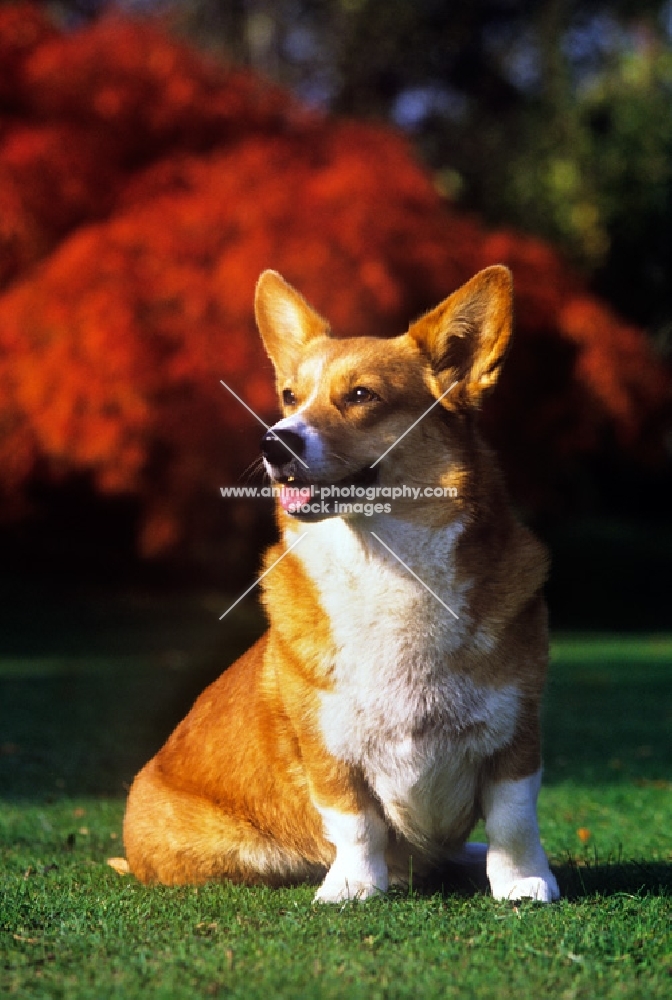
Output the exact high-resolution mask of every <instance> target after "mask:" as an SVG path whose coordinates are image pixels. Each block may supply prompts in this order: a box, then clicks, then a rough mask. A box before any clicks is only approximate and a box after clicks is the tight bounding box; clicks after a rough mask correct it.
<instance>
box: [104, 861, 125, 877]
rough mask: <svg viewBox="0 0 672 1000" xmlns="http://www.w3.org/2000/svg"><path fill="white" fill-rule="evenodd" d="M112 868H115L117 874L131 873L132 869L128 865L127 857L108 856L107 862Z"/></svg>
mask: <svg viewBox="0 0 672 1000" xmlns="http://www.w3.org/2000/svg"><path fill="white" fill-rule="evenodd" d="M105 864H106V865H109V866H110V868H114V870H115V872H116V873H117V875H130V874H131V869H130V868H129V867H128V861H127V860H126V858H108V859H107V861H106V862H105Z"/></svg>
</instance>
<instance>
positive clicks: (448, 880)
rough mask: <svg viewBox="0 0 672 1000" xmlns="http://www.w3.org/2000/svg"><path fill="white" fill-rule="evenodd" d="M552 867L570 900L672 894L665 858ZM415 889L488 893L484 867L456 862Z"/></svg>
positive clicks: (421, 892) (669, 868) (671, 877)
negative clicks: (459, 865) (464, 865)
mask: <svg viewBox="0 0 672 1000" xmlns="http://www.w3.org/2000/svg"><path fill="white" fill-rule="evenodd" d="M552 867H553V873H554V875H555V877H556V878H557V880H558V886H559V887H560V892H561V894H562V899H566V900H569V901H570V902H573V901H576V900H579V899H587V898H591V897H605V896H619V895H627V896H642V895H649V896H672V864H670V863H666V862H662V861H660V862H659V861H641V862H640V861H620V860H616V861H611V860H606V861H599V860H595V861H584V860H582V861H581V862H580V863H579V862H577V861H575V860H574V859H573V858H568V859H567V861H566V862H564V863H563V864H555V865H553V866H552ZM413 889H414V891H416V892H417V893H418V894H419V895H422V896H424V895H432V894H434V893H436V892H442V893H443V894H445V895H458V896H465V897H469V896H473V895H474V894H482V895H483V894H487V893H488V892H489V886H488V879H487V876H486V873H485V867H484V866H483V867H479V868H476V867H472V868H470V869H469V870H466V869H464V868H460V867H458V866H457V865H455V866H446V867H445V868H443V869H442V870H441V872H437V873H436V874H434V875H432V876H431V877H429V878H427V879H425V880H424V881H422V882H420V883H419V884H414V886H413ZM396 891H397V892H404V891H408V889H407V888H406V889H405V890H404V889H401V888H399V889H397V890H396Z"/></svg>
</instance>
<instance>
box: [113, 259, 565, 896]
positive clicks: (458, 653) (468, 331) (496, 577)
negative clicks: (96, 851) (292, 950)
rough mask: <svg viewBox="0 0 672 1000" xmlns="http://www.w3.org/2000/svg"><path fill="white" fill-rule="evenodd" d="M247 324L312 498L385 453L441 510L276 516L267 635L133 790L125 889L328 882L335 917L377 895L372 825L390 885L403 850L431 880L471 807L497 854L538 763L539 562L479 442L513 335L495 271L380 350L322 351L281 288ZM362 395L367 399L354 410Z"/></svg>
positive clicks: (373, 342) (319, 339) (390, 468)
mask: <svg viewBox="0 0 672 1000" xmlns="http://www.w3.org/2000/svg"><path fill="white" fill-rule="evenodd" d="M256 312H257V321H258V324H259V328H260V331H261V334H262V337H263V339H264V342H265V345H266V348H267V351H268V353H269V355H270V357H271V358H272V360H273V362H274V365H275V368H276V375H277V383H278V391H279V393H280V395H281V398H282V393H283V390H288V391H291V392H292V393H293V394H294V399H293V402H292V405H291V406H289V407H288V408H286V409H285V417H284V418H283V420H281V421H279V423H278V424H277V425H276V428H278V429H283V428H288V429H293V430H294V431H296V430H297V429H298V430H300V431H301V432H305V434H306V436H307V437H308V438H309V439H310V440H309V444H308V450H307V452H306V455H307V456H309V458H310V461H309V465H310V471H309V476H308V478H310V481H313V482H316V483H333V482H337V481H341V480H344V479H345V478H346V477H348V476H349V475H352V474H354V473H356V472H357V470H360V469H362V468H369V467H370V466H371V465H372V463H375V462H376V460H377V459H378V458H379V456H380V455H382V454H383V452H385V451H386V449H388V448H390V447H391V446H393V447H392V450H391V451H390V453H389V455H388V456H386V457H385V458H384V459H383V460H381V461H380V463H379V468H378V480H377V482H378V484H379V485H382V486H389V487H393V486H398V485H402V484H411V485H414V486H417V487H420V488H422V489H424V488H425V487H438V486H452V487H455V488H456V490H457V496H456V497H455V498H451V499H448V500H446V499H442V500H436V499H434V498H433V497H432V498H425V497H422V498H420V499H418V500H415V501H409V500H398V501H397V502H396V503H395V505H394V510H393V511H392V514H391V515H390V516H387V515H385V514H378V515H376V516H374V517H366V516H361V515H360V516H357V515H353V516H348V517H346V518H332V519H326V520H318V521H317V522H316V523H307V524H303V523H302V522H301V521H299V520H295V519H294V518H293V517H292V515H291V514H289V513H286V512H285V511H284V510H283V509H282V508H281V506H280V505H279V507H278V525H279V529H280V533H281V540H280V541H279V542H278V543H277V544H276V545H275V546H273V547H272V548H271V549H270V550H269V552H268V553H267V555H266V564H265V565H266V566H267V567H268V566H271V565H272V564H273V563H274V562H275V561H276V560H278V559H279V557H281V556H283V555H284V558H282V559H281V561H279V562H278V563H277V565H276V566H275V567H274V568H273V569H272V570H271V572H270V573H269V575H268V576H267V577H266V579H265V580H264V594H263V600H264V604H265V607H266V610H267V614H268V619H269V623H270V627H269V630H268V632H267V634H266V636H264V637H263V638H262V639H261V640H260V641H259V642H258V643H257V644H256V645H255V646H253V647H252V649H251V650H249V651H248V652H247V653H246V654H245V655H244V656H243V657H241V659H240V660H239V661H238V662H237V663H236V664H234V665H233V666H232V667H231V668H229V669H228V670H227V671H226V672H225V673H224V674H223V675H222V676H221V677H220V678H219V680H217V681H216V682H215V683H214V684H212V685H211V686H210V687H209V688H208V689H207V690H206V691H205V692H204V693H203V694H202V695H201V697H200V698H199V699H198V701H197V702H196V704H195V705H194V707H193V708H192V710H191V712H190V713H189V715H188V716H187V717H186V719H185V720H184V721H183V722H182V723H181V724H180V725H179V726H178V728H177V729H176V730H175V732H174V733H173V734H172V736H171V737H170V738H169V740H168V742H167V743H166V744H165V746H164V747H163V748H162V749H161V750H160V751H159V753H158V754H157V755H156V757H154V759H153V760H152V761H150V763H149V764H148V765H147V766H146V767H145V768H144V769H143V770H142V771H141V772H140V774H139V775H138V777H137V778H136V780H135V782H134V784H133V787H132V789H131V792H130V795H129V800H128V807H127V812H126V818H125V825H124V838H125V845H126V851H127V856H128V861H129V864H130V867H131V870H132V871H133V872H134V874H136V875H137V877H138V878H140V879H141V880H143V881H146V882H147V881H160V882H164V883H169V884H171V883H184V882H194V883H197V882H203V881H206V880H208V879H231V880H234V881H242V882H247V883H250V884H254V883H259V882H263V883H268V884H280V883H284V882H291V881H296V880H302V879H314V878H316V877H318V876H320V875H324V874H325V872H327V870H328V869H329V868H330V866H332V867H331V871H330V873H329V875H327V879H326V880H325V883H324V885H323V887H322V890H320V892H321V895H320V894H319V893H318V898H323V899H338V898H343V895H344V893H347V892H349V888H348V878H352V879H353V880H354V883H356V884H357V885H358V886H360V889H359V890H358V891H360V892H363V893H364V894H365V895H366V894H371V892H372V891H374V889H375V888H376V885H375V884H374V883H375V882H376V879H379V880H384V879H385V878H386V875H385V873H384V868H385V864H384V863H383V862H382V860H381V858H380V848H379V846H377V845H378V842H379V840H380V836H381V832H380V831H381V829H383V828H382V827H381V825H380V824H381V823H384V824H385V828H386V829H387V830H388V833H389V837H388V841H387V848H386V859H387V865H388V866H390V867H391V872H392V875H395V874H396V875H403V867H404V865H405V864H407V861H408V857H409V856H410V855H411V854H413V855H414V857H417V858H418V859H419V862H420V864H422V862H423V859H424V862H425V864H426V865H431V864H434V863H437V862H440V861H441V857H442V854H445V852H446V851H448V850H450V849H457V848H459V847H460V845H461V844H462V843H463V841H464V839H465V838H466V837H467V836H468V834H469V832H470V829H471V827H472V825H473V823H474V822H475V821H476V819H478V817H479V816H480V815H482V814H483V811H484V805H483V803H484V802H486V801H487V802H488V803H491V802H492V803H494V804H492V805H489V806H488V808H489V809H490V811H491V813H492V815H493V816H495V815H496V816H497V817H498V818H497V822H496V823H495V821H494V820H493V824H494V827H495V831H494V834H493V836H494V839H495V840H496V841H497V844H498V848H497V849H498V851H500V847H501V845H500V842H499V840H498V839H497V838H498V837H499V831H500V830H501V831H502V833H501V837H500V840H501V841H502V843H503V844H504V848H502V849H503V850H504V852H505V853H506V845H507V836H508V834H506V831H505V830H504V826H506V823H504V826H503V825H502V824H503V821H502V819H501V818H500V817H501V816H502V815H504V816H505V817H508V815H509V814H508V813H507V811H506V810H507V809H509V806H508V805H507V804H506V803H505V804H504V805H502V804H501V802H500V800H498V799H497V792H498V789H502V790H503V791H502V795H503V794H504V791H506V793H507V794H509V797H511V795H512V794H513V793H510V788H515V787H517V786H516V785H515V782H522V783H523V784H524V783H525V782H526V781H528V780H529V781H532V776H534V774H535V772H537V771H538V769H539V767H540V749H539V747H540V739H539V701H540V698H541V694H542V689H543V684H544V676H545V670H546V658H547V634H546V612H545V606H544V602H543V599H542V597H541V586H542V584H543V581H544V578H545V575H546V566H547V561H546V555H545V552H544V550H543V547H542V546H541V545H540V543H539V542H538V541H537V540H536V539H535V538H534V537H533V535H532V534H531V533H530V532H529V531H528V530H527V529H525V528H523V527H522V526H521V525H520V524H519V523H518V521H517V520H516V519H515V517H514V515H513V513H512V511H511V508H510V505H509V503H508V500H507V496H506V491H505V487H504V484H503V480H502V477H501V475H500V473H499V471H498V469H497V466H496V463H495V461H494V458H493V456H492V454H491V452H490V451H489V449H488V448H487V447H486V445H485V444H484V443H483V442H482V440H481V439H480V437H479V435H478V431H477V427H476V410H477V407H478V403H479V401H480V398H481V396H482V394H483V392H485V391H487V390H488V389H489V388H490V387H491V386H492V384H494V382H495V380H496V378H497V375H498V372H499V368H500V366H501V362H502V358H503V356H504V353H505V350H506V347H507V344H508V340H509V336H510V329H511V278H510V274H509V272H508V271H507V270H506V269H505V268H502V267H495V268H489V269H487V270H486V271H484V272H481V273H480V274H479V275H477V276H476V277H475V278H473V279H472V280H471V281H470V282H468V283H467V285H465V286H464V287H463V288H462V289H459V290H458V291H457V292H456V293H455V294H454V295H453V296H451V297H450V298H448V299H447V300H446V301H445V302H443V303H441V305H439V306H438V307H437V308H436V309H434V310H433V311H432V312H430V313H428V314H427V316H425V317H423V318H422V319H420V320H418V321H417V322H416V323H414V324H413V325H412V326H411V328H410V330H409V331H408V333H407V334H404V335H402V336H400V337H397V338H396V339H393V340H380V339H378V338H375V337H367V338H359V339H350V340H348V339H343V340H339V339H336V338H333V337H332V336H331V335H330V331H329V327H328V324H327V322H326V321H325V320H323V319H322V318H321V317H319V316H318V315H317V314H316V313H315V312H314V311H313V310H312V309H311V308H310V306H309V305H308V304H307V303H306V302H305V300H304V299H303V298H302V297H301V296H300V295H299V294H298V293H297V292H295V291H294V289H292V288H291V287H290V286H288V285H287V284H286V283H285V282H284V281H283V279H282V278H280V276H279V275H277V274H275V273H274V272H265V274H264V275H262V277H261V279H260V281H259V285H258V290H257V299H256ZM453 383H457V384H455V385H454V387H453V388H452V389H451V391H450V392H448V393H447V395H445V396H444V398H443V399H442V400H441V402H440V403H439V404H438V405H436V406H435V407H434V408H433V409H432V410H431V412H429V413H427V414H426V416H425V417H424V418H423V419H422V420H421V421H420V422H419V423H418V425H417V426H416V427H415V428H414V429H413V430H412V431H411V432H410V433H408V434H405V432H406V431H407V429H408V428H409V427H410V425H411V424H412V423H413V422H414V421H415V420H416V419H417V418H418V417H419V416H420V415H421V414H423V413H424V412H425V411H426V410H427V409H428V407H430V406H431V404H432V401H433V400H436V399H438V397H439V396H441V395H442V394H444V393H445V392H446V390H447V389H448V388H449V387H450V386H451V385H453ZM361 386H365V387H366V388H367V389H368V390H370V392H371V394H372V395H371V398H370V400H367V401H366V402H365V403H363V404H361V403H353V401H352V393H353V390H354V389H355V388H356V387H361ZM395 442H397V443H396V444H395ZM311 449H312V450H311ZM287 459H288V460H289V456H287ZM287 469H289V470H290V471H291V472H292V475H295V474H297V475H298V474H299V473H300V472H301V470H300V468H299V466H298V465H296V463H294V464H293V465H291V464H288V465H287ZM285 471H286V470H285ZM305 475H306V474H305V473H304V476H305ZM290 479H291V476H290ZM372 531H373V532H375V533H376V534H377V535H378V537H379V538H381V539H383V540H384V541H385V542H386V543H387V544H389V545H390V547H391V548H392V549H394V550H395V552H397V553H398V555H399V557H400V558H403V559H404V561H405V562H406V565H407V566H408V567H409V568H410V569H412V570H413V572H414V573H415V574H417V576H419V577H421V578H422V580H423V581H424V582H425V584H426V586H428V587H430V588H431V589H432V590H433V591H434V593H435V594H439V596H440V597H441V599H442V601H445V603H446V604H447V605H448V606H449V607H451V608H452V612H453V617H452V618H451V616H450V615H449V614H448V612H446V611H445V610H444V608H443V607H442V606H441V604H440V603H439V602H438V601H437V600H435V598H434V597H433V596H432V595H431V594H429V593H428V591H427V590H426V589H423V587H422V586H421V585H420V584H419V583H418V582H417V581H416V580H414V578H413V577H412V576H411V575H409V574H408V573H407V572H406V570H405V569H404V568H403V567H402V566H401V565H399V564H398V562H395V559H394V558H393V557H392V556H391V555H390V554H389V553H387V552H386V551H385V550H384V548H383V547H382V546H381V544H379V542H378V541H377V540H376V537H375V536H373V535H372V534H371V533H372ZM302 533H305V536H306V537H304V538H303V539H302V540H301V541H300V542H299V543H298V544H297V546H296V548H295V549H293V550H292V551H291V552H290V553H289V554H286V555H285V553H287V549H288V548H289V546H290V545H292V544H293V543H294V542H295V541H296V540H297V539H298V538H299V536H300V535H301V534H302ZM451 602H452V604H451ZM453 605H454V607H453ZM460 706H463V707H460ZM512 782H513V783H514V785H511V783H512ZM521 787H522V785H521ZM525 787H526V786H525ZM534 796H536V791H535V792H534V794H533V797H534ZM514 798H515V796H514ZM500 799H501V796H500ZM507 801H508V800H507ZM512 801H513V799H512ZM511 808H514V807H511ZM528 812H529V810H528ZM339 817H342V818H343V821H342V822H343V831H344V832H343V833H342V834H341V832H339V831H340V827H339V823H340V822H341V821H340V820H339ZM366 817H368V819H367V818H366ZM486 819H487V816H486ZM506 822H507V823H508V819H507V820H506ZM530 822H532V821H531V820H530V821H528V826H529V823H530ZM348 824H350V825H349V826H348ZM357 824H359V825H357ZM497 824H499V825H497ZM330 831H332V832H331V833H330ZM333 831H336V832H333ZM352 831H355V832H352ZM357 831H360V832H357ZM362 831H363V832H362ZM330 837H331V838H332V840H330V839H329V838H330ZM341 837H342V838H343V839H342V842H337V841H339V838H341ZM530 837H531V840H534V833H532V834H530ZM349 838H350V839H349ZM353 838H354V839H353ZM369 840H370V844H369ZM362 844H363V845H364V846H363V847H362ZM367 845H369V846H367ZM369 848H370V849H369ZM512 850H513V853H514V854H515V849H514V848H512ZM535 850H536V849H535ZM539 850H540V848H539ZM539 850H537V851H536V854H535V859H536V860H535V861H534V863H532V862H530V863H528V861H527V860H525V858H522V860H521V859H520V858H519V859H517V860H516V859H514V861H512V862H511V864H510V865H509V867H510V869H511V872H513V874H512V875H508V874H507V875H506V878H505V877H504V875H501V873H499V874H498V872H499V869H498V871H497V872H495V873H494V874H492V873H491V882H493V886H494V885H495V883H497V885H498V886H504V888H503V889H502V888H498V890H497V891H498V892H499V894H502V893H504V894H506V893H507V892H508V891H509V888H508V887H509V886H513V888H514V889H515V891H518V888H517V887H519V885H520V884H522V883H520V881H516V879H518V880H520V879H521V878H522V879H523V882H525V885H527V883H528V882H530V881H534V882H535V885H536V882H539V881H540V880H541V881H542V882H543V879H544V877H546V876H545V875H544V871H546V869H544V864H545V861H544V862H542V861H540V860H539ZM367 852H368V853H367ZM530 852H532V853H534V851H532V848H530V850H529V851H528V852H527V854H528V855H529V856H530V857H531V853H530ZM500 853H501V851H500ZM369 855H370V858H372V859H373V861H372V862H371V866H370V867H371V871H373V872H374V874H370V873H369V874H367V872H368V871H369V869H368V868H367V864H368V860H367V859H369ZM493 857H494V855H493ZM335 859H336V860H335ZM362 859H363V860H362ZM493 864H494V861H493ZM508 864H509V862H508V861H507V865H508ZM348 865H350V869H348ZM358 865H359V868H361V869H362V871H364V874H361V872H359V868H357V866H358ZM341 868H343V870H344V871H345V872H346V875H345V883H344V885H341V886H340V888H339V886H338V885H336V883H337V882H338V878H340V877H341V876H339V875H338V873H339V872H340V870H341ZM416 868H417V865H416ZM540 868H541V869H543V870H542V871H539V870H538V869H540ZM500 869H502V871H503V870H504V869H503V868H502V864H501V863H500ZM355 870H357V871H358V872H359V874H357V875H355V874H352V873H354V872H355ZM348 871H350V872H351V874H350V875H348V874H347V872H348ZM508 871H509V868H506V872H507V873H508ZM337 876H338V877H337ZM532 876H534V878H532V879H531V877H532ZM548 877H549V878H550V879H551V880H552V876H550V873H548ZM507 878H508V881H507ZM341 882H343V878H341ZM354 883H353V884H354ZM325 887H326V888H325ZM512 891H513V890H512ZM544 891H546V890H544ZM554 891H555V890H553V891H551V890H548V892H547V893H546V896H541V895H540V896H539V898H552V895H553V893H554ZM549 893H550V894H549ZM522 894H534V895H536V894H537V890H536V889H532V890H530V891H529V892H528V891H527V889H526V888H525V887H523V890H522Z"/></svg>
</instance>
